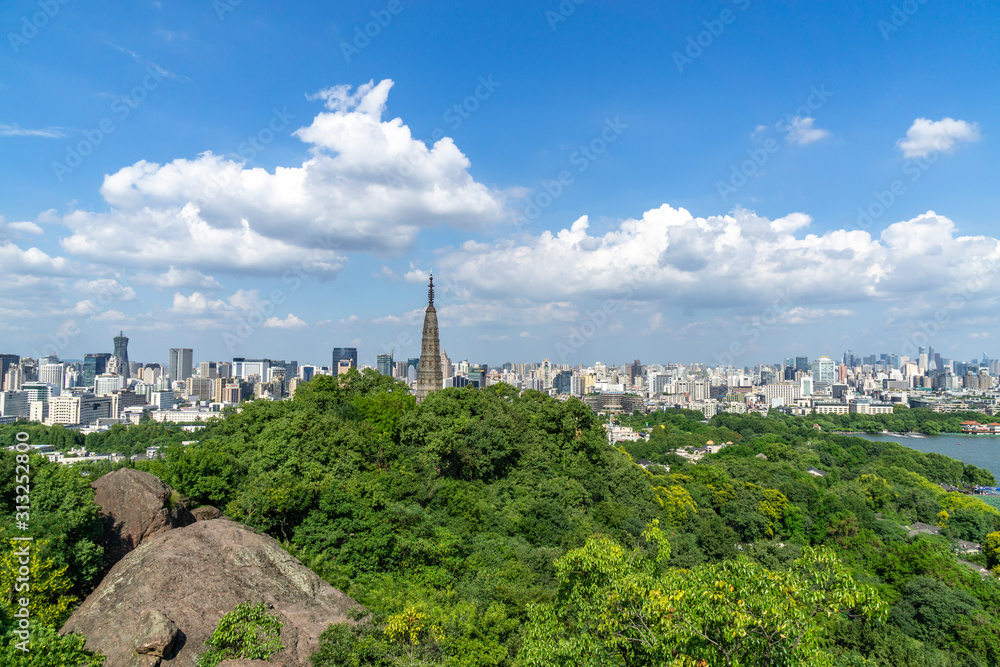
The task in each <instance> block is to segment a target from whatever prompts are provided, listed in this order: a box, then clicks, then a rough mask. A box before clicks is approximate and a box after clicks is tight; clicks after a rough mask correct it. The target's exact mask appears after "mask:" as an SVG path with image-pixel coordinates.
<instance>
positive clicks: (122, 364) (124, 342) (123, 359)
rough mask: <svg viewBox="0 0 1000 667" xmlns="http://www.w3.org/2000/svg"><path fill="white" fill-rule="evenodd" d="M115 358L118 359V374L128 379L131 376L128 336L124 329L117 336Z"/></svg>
mask: <svg viewBox="0 0 1000 667" xmlns="http://www.w3.org/2000/svg"><path fill="white" fill-rule="evenodd" d="M114 357H115V359H117V360H118V369H119V370H118V375H119V376H121V377H123V378H125V379H126V380H128V379H129V378H130V377H131V372H130V371H129V364H128V338H126V337H125V332H124V331H119V332H118V335H117V336H115V354H114Z"/></svg>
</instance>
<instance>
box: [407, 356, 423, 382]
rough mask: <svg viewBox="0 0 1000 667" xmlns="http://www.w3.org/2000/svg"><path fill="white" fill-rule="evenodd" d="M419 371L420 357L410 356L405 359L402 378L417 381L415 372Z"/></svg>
mask: <svg viewBox="0 0 1000 667" xmlns="http://www.w3.org/2000/svg"><path fill="white" fill-rule="evenodd" d="M419 372H420V357H410V358H409V359H407V360H406V369H405V370H404V372H403V379H404V380H406V381H407V382H408V383H410V384H413V383H414V382H416V381H417V374H418V373H419Z"/></svg>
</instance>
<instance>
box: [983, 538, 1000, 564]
mask: <svg viewBox="0 0 1000 667" xmlns="http://www.w3.org/2000/svg"><path fill="white" fill-rule="evenodd" d="M983 553H985V554H986V563H987V566H988V567H989V568H990V569H992V570H993V571H994V573H995V572H996V569H997V568H998V567H1000V531H998V532H995V533H990V534H989V535H987V536H986V541H985V542H984V543H983Z"/></svg>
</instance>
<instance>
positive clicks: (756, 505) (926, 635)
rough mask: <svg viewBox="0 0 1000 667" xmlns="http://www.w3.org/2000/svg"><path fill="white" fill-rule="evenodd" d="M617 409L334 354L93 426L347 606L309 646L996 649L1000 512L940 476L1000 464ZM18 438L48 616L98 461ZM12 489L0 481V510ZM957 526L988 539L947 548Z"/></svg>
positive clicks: (86, 519) (820, 651)
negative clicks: (318, 371)
mask: <svg viewBox="0 0 1000 667" xmlns="http://www.w3.org/2000/svg"><path fill="white" fill-rule="evenodd" d="M920 414H922V413H921V412H920V411H916V410H914V411H908V412H907V413H905V414H903V416H901V417H900V419H906V418H909V417H911V416H912V417H913V418H914V419H917V420H918V424H917V425H918V427H919V426H920V424H919V419H921V417H920V416H919V415H920ZM915 415H916V416H915ZM895 416H896V415H891V416H890V417H895ZM978 417H979V419H980V420H983V421H986V420H988V419H989V418H987V417H985V416H984V415H979V416H978ZM964 418H965V417H964V416H963V417H962V419H964ZM624 421H626V422H630V423H631V424H632V425H633V426H635V427H636V428H638V429H640V430H643V431H645V432H647V433H649V434H650V437H649V439H648V440H640V441H638V442H635V443H623V444H622V446H620V447H612V446H609V445H608V441H607V437H606V434H605V432H604V429H603V424H602V420H601V419H599V418H598V417H597V416H596V415H594V414H593V413H592V412H591V411H590V410H589V409H588V408H586V407H585V406H584V405H583V404H582V403H580V402H579V401H577V400H575V399H571V400H569V401H565V402H560V401H558V400H555V399H552V398H550V397H548V396H546V395H543V394H540V393H538V392H532V391H526V392H524V393H520V394H519V393H518V392H516V391H514V390H513V389H511V388H509V387H505V386H503V385H498V386H493V387H490V388H488V389H486V390H482V391H480V390H476V389H472V388H466V389H446V390H443V391H440V392H436V393H434V394H432V395H431V396H429V397H428V398H427V399H426V400H425V401H424V402H423V403H421V404H420V405H419V406H417V405H416V404H415V402H414V400H413V398H412V396H411V395H410V394H409V392H408V390H407V388H406V387H405V386H404V385H401V384H399V383H396V382H394V381H393V380H391V379H389V378H385V377H382V376H380V375H378V374H376V373H374V372H366V373H364V374H360V373H357V372H351V373H349V374H346V375H344V376H341V377H340V378H332V377H326V376H323V377H317V378H314V379H313V380H312V381H311V382H309V383H306V384H304V385H302V386H301V387H300V388H299V390H298V391H297V393H296V396H295V399H294V400H292V401H282V402H272V401H255V402H251V403H246V404H244V405H242V406H240V407H239V408H237V409H231V410H229V411H228V412H227V414H226V415H225V418H224V419H222V420H218V421H216V422H213V423H210V424H209V425H208V426H207V427H206V428H205V429H203V430H202V431H200V432H199V433H197V434H196V435H195V436H190V435H189V436H187V437H185V436H184V435H182V434H181V433H179V432H173V431H172V429H171V428H170V427H162V426H160V425H147V424H144V425H141V426H140V427H138V428H124V427H123V428H121V429H120V430H119V431H118V432H117V433H116V434H112V435H107V436H102V437H107V438H108V439H109V440H110V439H111V438H112V437H114V438H117V441H118V442H124V443H132V444H131V445H130V446H132V447H133V448H135V449H136V450H137V451H141V449H140V448H144V447H145V446H146V445H148V444H153V443H155V442H159V443H160V444H162V445H163V450H162V451H163V454H164V457H163V459H162V460H153V461H141V462H137V463H135V465H136V466H137V467H139V468H141V469H144V470H147V471H149V472H152V473H153V474H156V475H158V476H160V477H161V478H163V479H164V481H166V482H167V483H168V484H170V485H171V486H173V487H174V488H175V489H177V491H179V492H180V493H181V494H182V495H184V496H185V497H187V498H188V499H189V500H190V502H191V503H192V504H212V505H216V506H218V507H219V508H221V509H223V510H224V511H225V512H226V513H227V514H228V515H229V516H231V517H233V518H234V519H236V520H239V521H243V522H245V523H247V524H249V525H251V526H253V527H255V528H257V529H259V530H262V531H265V532H267V533H268V534H270V535H272V536H274V537H275V538H276V539H278V540H279V541H280V542H281V543H282V544H283V545H284V546H285V548H286V549H288V550H289V551H290V552H291V553H292V554H293V555H295V556H296V557H298V558H299V559H300V560H302V561H303V562H304V563H305V564H306V565H308V566H309V567H310V568H312V569H313V570H314V571H316V572H317V573H318V574H319V575H320V576H322V577H323V578H325V579H326V580H327V581H329V582H330V583H331V584H333V585H334V586H336V587H337V588H339V589H341V590H343V591H345V592H346V593H348V594H349V595H351V596H352V597H354V598H355V599H356V600H358V601H359V602H361V603H362V604H363V605H365V607H366V609H367V611H366V613H363V614H361V615H359V617H358V618H357V619H355V622H354V623H352V624H348V625H335V626H331V627H330V628H329V629H328V630H327V631H326V632H325V633H324V634H323V637H322V639H321V644H320V648H319V651H318V652H317V653H316V654H315V655H314V656H313V663H314V665H316V666H317V667H322V666H327V665H331V666H332V665H341V664H347V665H357V666H361V665H378V666H390V665H413V664H428V665H431V664H433V665H463V666H464V665H469V666H473V665H476V666H478V665H483V666H486V665H511V666H513V665H525V666H534V665H543V664H545V665H548V664H565V665H584V664H594V665H597V664H601V665H605V664H608V665H663V664H672V665H696V664H699V665H706V666H707V665H764V664H768V665H772V664H773V665H804V664H817V665H824V664H826V665H837V666H844V667H847V666H851V667H854V666H860V665H867V666H874V665H890V666H894V667H896V666H898V667H903V666H907V667H909V666H914V667H915V666H917V665H919V666H920V667H926V666H927V665H932V666H936V665H942V666H956V667H959V666H961V667H966V666H968V667H973V666H979V665H983V666H985V665H992V664H1000V613H998V611H997V610H998V609H1000V586H998V584H997V582H996V580H995V579H994V578H993V577H992V576H986V577H983V576H981V574H980V572H979V566H980V565H981V566H984V567H990V568H998V570H1000V510H998V509H997V508H996V507H994V506H993V505H991V504H989V503H987V502H983V501H982V500H981V499H979V498H976V497H973V496H971V495H967V494H965V493H957V492H947V491H945V489H943V488H942V486H941V485H942V484H948V485H953V486H957V487H960V488H966V487H969V486H971V485H974V484H991V485H995V480H994V479H993V476H992V475H991V474H990V473H989V472H988V471H985V470H981V469H979V468H976V467H974V466H969V465H964V464H962V463H961V462H959V461H955V460H954V459H950V458H947V457H944V456H940V455H936V454H925V453H921V452H918V451H915V450H911V449H908V448H906V447H903V446H900V445H897V444H895V443H888V442H871V441H867V440H864V439H861V438H855V437H850V436H842V435H836V434H833V433H829V432H824V431H820V430H817V429H815V428H814V427H813V424H814V423H816V421H815V419H813V418H808V417H807V418H793V417H785V416H781V415H772V416H769V417H767V418H765V417H761V416H759V415H728V414H726V415H719V416H717V417H715V418H713V419H712V420H710V421H708V422H706V421H705V420H704V419H703V417H702V415H701V414H700V413H694V412H688V411H671V412H659V413H654V414H651V415H637V416H635V417H633V418H631V419H625V420H624ZM829 426H830V427H831V428H840V427H842V426H843V425H840V424H832V423H831V424H830V425H829ZM904 426H905V424H904ZM60 430H61V429H58V430H55V429H53V430H49V431H46V432H45V433H44V434H43V433H42V432H41V431H39V433H38V439H35V440H34V441H36V442H38V441H40V439H41V438H42V437H48V438H49V439H50V440H52V441H53V442H54V440H55V439H57V438H59V437H61V436H62V434H61V433H59V431H60ZM879 430H881V429H879ZM900 430H906V428H901V429H900ZM0 436H4V437H6V432H0ZM194 438H196V439H197V440H198V443H196V444H190V445H188V446H183V445H182V444H181V441H182V440H186V439H194ZM709 441H713V442H715V443H717V444H725V443H732V444H731V445H729V446H727V447H726V448H725V449H723V450H722V451H721V452H720V453H718V454H715V455H707V456H705V458H703V459H702V460H701V461H700V462H698V463H697V464H692V463H690V462H688V461H687V460H685V459H683V458H681V457H679V456H677V455H676V454H675V453H674V451H675V450H676V448H678V447H692V446H693V447H700V446H703V445H704V444H706V443H707V442H709ZM88 448H90V446H89V444H88ZM9 456H10V455H7V454H6V453H5V454H4V457H9ZM638 459H647V460H648V461H651V462H652V464H651V465H647V466H646V468H643V467H641V466H638V465H636V464H635V463H634V462H633V461H634V460H638ZM32 462H33V467H34V472H33V475H34V481H33V486H32V493H33V494H35V493H37V494H39V496H38V497H39V500H38V503H39V510H42V509H43V508H44V511H39V513H37V514H35V515H33V516H37V517H38V528H39V533H38V534H39V536H41V535H43V532H42V530H43V529H44V531H45V532H44V534H45V535H50V536H51V535H54V536H56V537H55V538H54V539H50V541H49V542H47V543H45V544H41V543H40V544H39V548H38V556H39V558H41V559H42V561H40V562H39V565H38V567H39V570H40V571H43V572H47V573H49V577H48V579H46V578H43V579H42V581H47V582H49V581H50V580H51V581H50V583H49V584H48V589H47V590H48V592H47V593H46V594H45V595H44V596H43V600H42V601H43V602H44V605H45V608H44V609H40V610H39V613H49V614H50V615H51V616H53V618H54V617H59V618H62V617H64V616H65V614H66V613H67V612H68V611H69V609H70V608H71V606H72V605H73V604H76V602H77V601H78V600H79V599H82V596H83V595H86V594H87V592H88V591H89V590H90V589H91V588H92V587H93V586H94V585H95V584H96V582H97V580H98V579H99V576H100V574H101V573H100V570H99V567H100V556H101V554H100V551H99V549H97V548H96V545H95V544H94V536H95V533H94V531H95V530H96V526H97V524H96V509H95V508H94V506H93V503H92V497H93V493H92V491H91V490H90V487H89V485H88V484H87V481H88V479H93V475H95V474H98V473H99V472H103V471H104V470H105V468H107V466H105V467H101V468H98V467H91V468H90V469H89V472H90V474H91V477H89V478H87V477H82V476H81V475H80V469H79V468H76V467H74V468H66V467H61V466H56V465H54V464H48V463H47V462H43V461H42V460H41V459H39V458H38V457H32ZM0 464H2V465H5V466H6V465H8V460H7V458H2V459H0ZM9 464H10V465H11V466H12V465H13V459H12V458H11V459H10V462H9ZM668 467H669V468H668ZM810 469H812V472H810ZM12 475H13V471H12V470H11V471H10V475H8V476H6V477H5V478H4V479H5V480H7V479H9V478H10V477H11V476H12ZM4 483H5V484H6V483H7V482H6V481H5V482H4ZM13 492H14V490H13V488H12V487H11V486H10V485H8V486H0V493H2V494H4V502H5V505H4V508H10V507H12V504H13V497H12V496H11V494H12V493H13ZM32 502H33V503H35V500H34V499H33V501H32ZM4 511H7V510H6V509H5V510H4ZM11 518H12V517H11V516H5V517H4V519H3V521H4V523H2V524H0V525H2V526H5V527H4V528H3V530H4V531H7V532H6V533H4V534H5V535H9V533H10V525H11V521H10V519H11ZM916 522H922V523H925V524H931V525H938V526H941V528H942V531H941V534H940V535H936V534H929V533H927V532H919V531H913V530H912V529H913V527H914V526H913V524H914V523H916ZM957 540H966V541H970V542H978V543H981V544H983V546H984V553H982V554H981V555H968V556H964V557H965V558H968V559H972V560H974V561H975V563H963V562H961V561H960V560H959V559H958V558H956V555H955V554H954V553H953V549H954V545H955V544H956V543H957V542H956V541H957ZM2 544H6V540H5V541H4V542H2ZM46 559H47V560H46ZM51 623H52V627H57V625H58V623H57V622H56V621H55V620H53V621H52V622H51ZM4 627H5V628H6V627H9V624H8V625H5V626H4ZM46 636H48V635H46ZM60 641H63V642H72V641H73V638H68V639H66V640H60ZM62 648H65V649H67V650H80V649H81V647H79V646H76V645H73V646H70V645H69V644H66V645H65V646H63V647H62ZM0 658H2V656H0ZM80 659H81V660H82V659H83V658H82V657H81V658H80ZM0 661H2V659H0ZM4 664H6V663H4ZM12 664H21V663H12ZM25 664H27V663H25Z"/></svg>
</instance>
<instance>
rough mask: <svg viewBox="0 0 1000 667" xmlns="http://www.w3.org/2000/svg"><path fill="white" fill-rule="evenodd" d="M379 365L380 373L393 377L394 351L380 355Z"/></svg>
mask: <svg viewBox="0 0 1000 667" xmlns="http://www.w3.org/2000/svg"><path fill="white" fill-rule="evenodd" d="M377 366H378V372H379V373H381V374H382V375H388V376H389V377H392V352H390V353H389V354H380V355H378V360H377Z"/></svg>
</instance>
